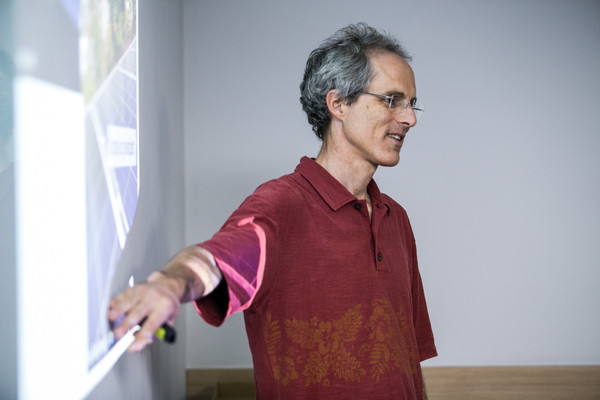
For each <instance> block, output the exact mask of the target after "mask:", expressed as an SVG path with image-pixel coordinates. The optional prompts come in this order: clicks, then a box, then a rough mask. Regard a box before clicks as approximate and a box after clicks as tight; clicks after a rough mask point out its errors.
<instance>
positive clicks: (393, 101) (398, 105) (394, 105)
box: [363, 92, 425, 119]
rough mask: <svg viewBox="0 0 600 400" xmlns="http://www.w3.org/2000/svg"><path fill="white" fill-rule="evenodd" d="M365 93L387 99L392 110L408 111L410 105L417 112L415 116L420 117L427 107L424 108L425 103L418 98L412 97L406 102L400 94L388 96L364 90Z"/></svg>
mask: <svg viewBox="0 0 600 400" xmlns="http://www.w3.org/2000/svg"><path fill="white" fill-rule="evenodd" d="M363 93H364V94H369V95H371V96H375V97H379V98H381V99H385V100H386V101H387V103H388V108H390V109H392V110H399V111H401V112H404V111H406V109H407V108H408V107H410V108H412V110H413V111H414V113H415V117H416V118H417V119H418V118H419V117H420V116H421V115H422V114H423V111H425V109H424V108H423V105H421V104H419V103H417V100H416V99H412V100H409V101H407V102H406V103H403V102H402V100H401V99H402V97H401V96H399V95H395V94H393V95H391V96H386V95H384V94H377V93H371V92H363Z"/></svg>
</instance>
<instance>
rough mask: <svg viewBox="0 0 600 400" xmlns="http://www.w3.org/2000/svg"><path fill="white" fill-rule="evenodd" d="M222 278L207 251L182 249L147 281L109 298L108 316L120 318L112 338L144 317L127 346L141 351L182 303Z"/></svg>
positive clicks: (206, 291) (207, 290) (209, 289)
mask: <svg viewBox="0 0 600 400" xmlns="http://www.w3.org/2000/svg"><path fill="white" fill-rule="evenodd" d="M221 279H222V275H221V272H220V271H219V268H218V267H217V265H216V262H215V259H214V257H213V256H212V255H211V254H210V252H208V251H207V250H206V249H204V248H202V247H200V246H190V247H188V248H186V249H184V250H183V251H181V252H180V253H179V254H177V255H176V256H175V257H173V258H172V259H171V260H170V261H169V262H168V263H167V265H166V266H165V268H164V269H162V270H161V271H157V272H153V273H152V274H151V275H150V276H149V277H148V280H147V281H146V282H144V283H141V284H138V285H135V286H133V287H131V288H128V289H127V290H125V291H123V292H122V293H120V294H119V295H117V296H116V297H115V298H113V299H112V300H111V301H110V304H109V312H108V319H109V320H110V321H112V322H116V321H118V320H119V319H121V318H122V320H121V321H120V323H119V325H118V326H117V327H115V329H114V331H113V333H114V335H115V338H116V339H120V338H121V337H123V335H125V334H126V333H127V332H128V331H129V330H130V329H131V328H133V327H134V326H136V325H137V324H138V323H139V322H140V321H142V320H143V319H144V318H146V320H145V321H144V323H143V325H142V326H141V329H140V330H139V331H138V332H137V333H136V334H135V340H134V341H133V343H132V344H131V346H129V351H131V352H136V351H140V350H142V349H143V348H144V347H146V346H147V345H148V344H150V343H152V341H153V337H154V333H155V332H156V331H157V330H158V329H159V328H160V326H161V325H162V324H163V323H165V322H166V323H168V324H171V325H172V324H174V323H175V320H176V319H177V315H178V314H179V307H180V304H181V303H186V302H190V301H194V300H196V299H199V298H202V297H204V296H206V295H208V294H209V293H210V292H212V291H213V290H214V289H215V287H216V286H217V285H218V284H219V282H220V281H221Z"/></svg>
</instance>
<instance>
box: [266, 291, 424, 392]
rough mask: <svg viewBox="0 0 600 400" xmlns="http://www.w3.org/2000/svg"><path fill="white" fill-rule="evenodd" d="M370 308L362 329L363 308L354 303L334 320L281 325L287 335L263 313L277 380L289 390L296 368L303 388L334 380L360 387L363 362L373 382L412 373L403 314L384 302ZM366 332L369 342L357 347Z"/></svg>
mask: <svg viewBox="0 0 600 400" xmlns="http://www.w3.org/2000/svg"><path fill="white" fill-rule="evenodd" d="M370 305H371V309H372V312H371V315H370V317H369V318H368V320H366V324H363V313H362V311H361V304H357V305H356V306H354V307H353V308H350V309H348V311H346V313H345V314H344V315H343V316H342V317H341V318H339V319H336V320H332V321H319V320H318V319H317V318H316V317H313V318H311V319H310V320H308V321H307V320H298V319H296V318H293V319H291V320H290V319H287V320H284V325H285V333H284V332H282V330H281V327H280V326H279V321H275V320H273V319H272V315H271V313H270V312H267V314H266V320H265V323H264V339H265V343H266V345H267V353H268V355H269V359H270V361H271V365H272V367H273V376H274V378H275V380H276V381H279V382H280V383H281V384H282V385H287V384H288V383H289V382H290V381H292V380H295V379H297V378H298V372H297V369H296V367H297V365H296V364H298V366H299V367H303V372H302V374H303V375H304V377H305V385H306V386H310V385H313V384H321V385H323V386H329V385H330V384H331V381H332V379H336V380H341V381H345V382H360V380H361V377H362V376H364V375H366V373H367V371H366V370H365V368H364V367H363V366H362V364H361V361H360V360H361V359H362V360H364V361H365V362H367V360H368V367H369V373H370V375H371V377H372V378H373V379H374V380H375V381H377V382H379V380H380V378H381V376H382V375H383V374H385V373H389V372H392V371H399V372H407V373H410V372H414V371H412V370H413V369H414V364H413V362H414V361H415V354H414V351H412V350H409V349H410V348H411V347H410V346H408V343H409V338H408V335H409V332H410V329H409V325H408V324H409V322H407V318H406V316H405V315H404V313H403V310H402V309H400V310H398V311H394V307H393V306H392V304H391V302H390V301H389V300H387V299H375V300H372V301H371V304H370ZM365 328H366V329H368V332H365V333H363V334H362V335H361V336H362V337H365V336H366V337H368V339H369V340H368V342H366V343H362V342H357V337H359V334H360V331H361V329H365ZM284 334H285V335H286V336H287V339H286V340H285V341H286V343H287V345H286V346H284V345H283V342H284V339H283V335H284ZM292 344H295V345H297V346H294V345H292Z"/></svg>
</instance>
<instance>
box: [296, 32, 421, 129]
mask: <svg viewBox="0 0 600 400" xmlns="http://www.w3.org/2000/svg"><path fill="white" fill-rule="evenodd" d="M378 51H386V52H391V53H394V54H396V55H398V56H400V57H401V58H402V59H404V60H405V61H407V62H408V61H410V60H411V57H410V55H409V54H408V52H407V51H406V50H405V49H404V47H402V45H401V44H400V43H399V42H398V41H397V40H396V39H395V38H393V37H391V36H389V35H387V34H385V33H380V32H378V31H377V30H376V29H374V28H372V27H370V26H369V25H367V24H365V23H358V24H355V25H348V26H347V27H345V28H342V29H340V30H339V31H337V32H336V33H334V34H333V35H332V36H331V37H329V38H328V39H326V40H325V41H324V42H323V43H322V44H321V45H320V46H319V47H318V48H316V49H315V50H313V51H312V53H310V56H309V57H308V61H307V62H306V69H305V71H304V79H303V80H302V83H301V84H300V103H302V109H303V110H304V112H306V115H307V116H308V122H309V123H310V124H311V125H312V129H313V131H314V132H315V134H316V135H317V136H318V137H319V138H320V139H323V135H325V133H326V132H327V129H328V128H329V124H330V122H331V116H330V115H329V111H328V109H327V103H326V96H327V93H328V92H329V91H330V90H332V89H335V90H338V91H339V93H340V97H341V99H342V100H343V101H345V102H346V103H347V104H352V103H354V102H355V101H356V100H357V99H358V96H360V94H361V93H363V91H364V90H366V89H367V87H368V86H369V83H370V82H371V79H372V78H373V74H372V71H371V66H370V63H369V56H370V55H371V54H372V53H374V52H378Z"/></svg>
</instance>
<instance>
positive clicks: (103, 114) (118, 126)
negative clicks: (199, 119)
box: [80, 0, 140, 368]
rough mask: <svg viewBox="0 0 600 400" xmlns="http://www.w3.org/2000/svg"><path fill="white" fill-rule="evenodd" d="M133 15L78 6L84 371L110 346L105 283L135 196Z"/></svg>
mask: <svg viewBox="0 0 600 400" xmlns="http://www.w3.org/2000/svg"><path fill="white" fill-rule="evenodd" d="M136 9H137V4H136V0H82V1H81V4H80V29H81V36H80V74H81V88H82V92H83V94H84V96H85V100H86V115H85V135H86V185H87V227H88V228H87V247H88V254H87V258H88V263H87V264H88V265H87V268H88V320H89V358H88V359H89V367H90V368H91V367H93V366H94V364H95V363H96V362H98V360H100V359H101V358H102V356H103V355H104V354H106V352H108V350H109V349H110V348H111V346H112V345H113V337H112V332H111V331H110V327H109V325H108V322H107V321H108V319H107V309H108V302H109V300H110V295H111V282H112V278H113V276H114V274H115V269H116V268H117V264H118V261H119V258H120V256H121V253H122V251H123V248H124V247H125V242H126V240H127V234H128V233H129V230H130V228H131V225H132V223H133V217H134V214H135V209H136V205H137V200H138V193H139V183H140V181H139V166H138V160H139V155H138V149H139V143H138V116H137V115H138V74H137V65H138V62H137V60H138V57H137V17H136V15H137V12H136Z"/></svg>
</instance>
